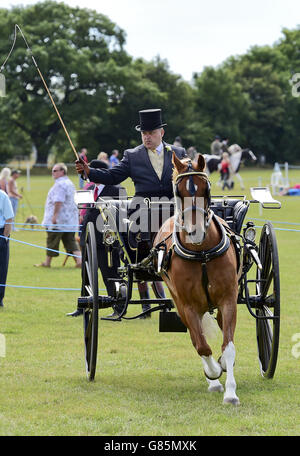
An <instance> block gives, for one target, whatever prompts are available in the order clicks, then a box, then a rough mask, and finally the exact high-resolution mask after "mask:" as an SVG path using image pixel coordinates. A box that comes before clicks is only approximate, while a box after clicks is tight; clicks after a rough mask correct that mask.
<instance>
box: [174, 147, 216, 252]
mask: <svg viewBox="0 0 300 456" xmlns="http://www.w3.org/2000/svg"><path fill="white" fill-rule="evenodd" d="M173 164H174V171H173V187H174V196H175V199H176V211H177V219H176V223H177V226H178V227H179V229H181V230H184V231H185V232H186V233H187V234H188V242H190V243H193V244H198V245H199V244H201V243H202V242H203V241H204V238H205V235H206V231H207V228H208V226H209V224H210V221H211V214H210V182H209V180H208V177H207V174H206V173H205V172H204V169H205V160H204V157H203V156H202V155H201V154H199V156H198V160H197V161H196V162H192V161H191V160H190V159H183V160H180V159H179V158H177V156H176V154H175V153H174V152H173ZM178 219H179V220H180V222H179V221H178Z"/></svg>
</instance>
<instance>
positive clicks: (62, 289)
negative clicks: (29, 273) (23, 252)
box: [0, 283, 81, 291]
mask: <svg viewBox="0 0 300 456" xmlns="http://www.w3.org/2000/svg"><path fill="white" fill-rule="evenodd" d="M0 287H10V288H30V289H32V290H61V291H79V290H81V288H50V287H29V286H26V285H3V284H2V283H0Z"/></svg>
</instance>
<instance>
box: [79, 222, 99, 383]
mask: <svg viewBox="0 0 300 456" xmlns="http://www.w3.org/2000/svg"><path fill="white" fill-rule="evenodd" d="M81 277H82V296H87V297H89V298H90V305H89V307H87V308H85V309H84V311H83V330H84V344H85V364H86V373H87V377H88V379H89V380H90V381H92V380H94V378H95V372H96V364H97V348H98V309H99V304H98V261H97V248H96V237H95V228H94V225H93V223H92V222H89V223H88V224H87V228H86V242H85V248H84V251H83V258H82V270H81Z"/></svg>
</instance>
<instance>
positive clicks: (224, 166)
mask: <svg viewBox="0 0 300 456" xmlns="http://www.w3.org/2000/svg"><path fill="white" fill-rule="evenodd" d="M220 167H221V169H220V173H221V180H222V181H223V186H222V190H225V187H227V188H228V189H229V190H230V189H231V185H230V172H231V163H230V159H229V154H228V152H223V155H222V161H221V164H220Z"/></svg>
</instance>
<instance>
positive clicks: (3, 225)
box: [0, 190, 14, 307]
mask: <svg viewBox="0 0 300 456" xmlns="http://www.w3.org/2000/svg"><path fill="white" fill-rule="evenodd" d="M13 217H14V211H13V208H12V205H11V202H10V199H9V197H8V195H7V193H5V192H4V191H3V190H0V236H1V237H0V284H1V286H0V307H3V306H4V304H3V298H4V295H5V285H6V277H7V271H8V262H9V236H10V232H11V229H12V221H13ZM2 236H3V237H2Z"/></svg>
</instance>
